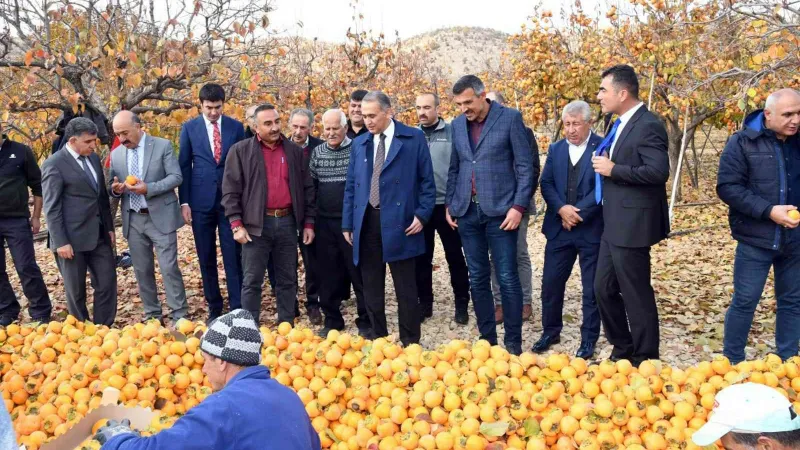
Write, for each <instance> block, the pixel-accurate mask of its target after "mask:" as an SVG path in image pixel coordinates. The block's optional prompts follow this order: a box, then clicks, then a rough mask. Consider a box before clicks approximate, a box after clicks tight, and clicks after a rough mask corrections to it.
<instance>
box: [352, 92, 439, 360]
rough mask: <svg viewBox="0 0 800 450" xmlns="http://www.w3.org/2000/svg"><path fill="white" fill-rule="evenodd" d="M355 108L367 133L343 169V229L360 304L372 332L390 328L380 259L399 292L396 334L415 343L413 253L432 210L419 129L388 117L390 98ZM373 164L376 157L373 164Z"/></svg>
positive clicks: (373, 96)
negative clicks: (359, 282) (359, 284)
mask: <svg viewBox="0 0 800 450" xmlns="http://www.w3.org/2000/svg"><path fill="white" fill-rule="evenodd" d="M361 113H362V114H363V116H364V122H365V125H366V127H367V129H368V130H369V133H366V134H363V135H362V136H359V137H358V138H356V139H355V141H354V143H353V149H352V151H351V156H350V164H349V166H348V168H347V181H346V183H345V193H344V207H343V208H342V209H343V211H342V232H343V233H344V238H345V239H346V240H347V242H349V243H350V244H351V245H352V246H353V263H355V265H356V266H358V267H359V268H360V270H361V274H362V277H363V283H364V302H365V306H366V309H367V314H368V315H369V319H370V322H371V323H372V331H373V332H374V334H375V337H376V338H379V337H384V336H387V335H388V334H389V331H388V328H387V325H386V313H385V307H386V305H385V303H386V302H385V296H386V294H385V291H384V288H385V282H386V264H388V265H389V269H391V271H392V279H393V280H394V289H395V293H396V295H397V315H398V321H399V325H400V326H399V328H400V340H401V341H402V343H403V345H410V344H415V343H418V342H419V338H420V322H421V321H420V314H419V313H420V311H419V299H418V297H417V281H416V270H415V259H416V257H417V256H419V255H421V254H423V253H425V236H424V234H423V233H422V229H423V226H424V225H425V223H426V222H427V221H428V220H429V219H430V217H431V214H433V206H434V204H435V203H436V185H435V184H434V180H433V165H432V164H431V155H430V151H429V150H428V143H427V141H426V139H425V134H424V133H423V132H422V131H420V130H418V129H416V128H411V127H409V126H406V125H404V124H402V123H400V122H397V121H395V120H393V119H392V104H391V101H390V100H389V97H388V96H387V95H386V94H384V93H383V92H380V91H373V92H370V93H368V94H367V95H366V96H365V97H364V99H363V100H362V103H361ZM373 162H374V163H373Z"/></svg>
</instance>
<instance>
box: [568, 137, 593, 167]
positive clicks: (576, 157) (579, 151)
mask: <svg viewBox="0 0 800 450" xmlns="http://www.w3.org/2000/svg"><path fill="white" fill-rule="evenodd" d="M590 137H592V133H589V136H587V137H586V140H585V141H583V142H582V143H580V144H578V145H574V144H572V143H571V142H569V141H567V144H569V160H570V161H571V162H572V165H573V166H575V165H578V161H580V160H581V157H582V156H583V152H585V151H586V145H587V144H588V143H589V138H590Z"/></svg>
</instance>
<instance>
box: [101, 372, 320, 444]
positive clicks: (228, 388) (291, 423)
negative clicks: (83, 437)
mask: <svg viewBox="0 0 800 450" xmlns="http://www.w3.org/2000/svg"><path fill="white" fill-rule="evenodd" d="M178 448H179V449H181V450H223V449H225V450H228V449H230V450H233V449H236V450H269V449H274V450H318V449H319V448H320V441H319V435H318V434H317V432H316V431H315V430H314V428H313V427H312V426H311V420H310V419H309V418H308V414H307V413H306V410H305V407H304V406H303V402H301V401H300V398H299V397H298V396H297V394H295V393H294V392H293V391H292V390H291V389H289V388H287V387H286V386H283V385H282V384H280V383H278V382H277V381H275V380H274V379H270V376H269V369H267V368H266V367H264V366H261V365H258V366H253V367H248V368H246V369H243V370H242V371H241V372H239V373H238V374H236V375H235V376H234V377H233V378H232V379H231V380H230V381H229V382H228V384H226V385H225V387H224V388H223V389H222V390H221V391H219V392H216V393H214V394H212V395H210V396H209V397H208V398H206V399H205V400H203V402H202V403H200V404H199V405H197V406H195V407H194V408H192V409H190V410H189V411H188V412H187V413H186V415H185V416H183V417H181V418H180V419H178V421H177V422H175V424H174V425H173V426H172V428H168V429H165V430H163V431H161V432H160V433H158V434H155V435H153V436H151V437H139V436H137V435H135V434H130V433H128V434H120V435H117V436H114V437H113V438H111V439H110V440H109V441H108V442H106V443H105V445H103V450H167V449H178Z"/></svg>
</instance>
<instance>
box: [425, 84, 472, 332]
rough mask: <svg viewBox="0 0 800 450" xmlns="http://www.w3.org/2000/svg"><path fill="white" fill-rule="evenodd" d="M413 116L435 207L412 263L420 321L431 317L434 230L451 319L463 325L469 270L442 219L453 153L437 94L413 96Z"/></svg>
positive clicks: (455, 238) (457, 239)
mask: <svg viewBox="0 0 800 450" xmlns="http://www.w3.org/2000/svg"><path fill="white" fill-rule="evenodd" d="M416 109H417V118H418V119H419V128H420V129H421V130H422V132H423V133H425V139H426V140H427V141H428V148H430V151H431V163H432V165H433V178H434V180H435V181H436V206H434V208H433V215H432V216H431V220H430V221H429V222H428V223H427V224H425V229H424V233H425V254H423V255H422V256H420V257H419V259H418V260H417V263H416V266H417V267H416V271H417V290H418V291H419V305H420V309H421V313H420V314H421V316H422V320H423V321H424V320H425V319H427V318H428V317H432V316H433V251H434V247H435V244H436V242H435V241H434V239H435V237H436V233H438V234H439V240H440V241H441V242H442V247H443V248H444V256H445V259H446V260H447V267H448V269H449V270H450V286H451V287H452V288H453V296H454V297H455V306H456V308H455V309H456V313H455V321H456V323H458V324H460V325H466V324H467V322H468V321H469V311H468V308H469V273H468V272H467V262H466V261H465V260H464V252H463V251H462V250H461V237H460V236H459V235H458V231H456V230H454V229H453V228H451V227H450V225H449V224H448V223H447V220H446V219H445V206H444V198H445V194H446V193H447V174H448V172H449V171H450V157H451V155H452V153H453V131H452V128H451V127H450V124H449V123H447V122H445V121H444V119H442V118H441V117H439V96H438V95H437V94H436V93H433V92H429V93H425V94H421V95H419V96H417V104H416Z"/></svg>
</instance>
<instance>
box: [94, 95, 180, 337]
mask: <svg viewBox="0 0 800 450" xmlns="http://www.w3.org/2000/svg"><path fill="white" fill-rule="evenodd" d="M112 125H113V127H114V134H116V135H117V137H118V138H119V143H120V146H121V148H120V149H119V151H114V152H112V153H111V172H110V175H109V178H111V179H112V180H111V183H110V186H109V193H110V194H111V195H113V196H114V197H122V234H123V236H125V238H126V239H127V240H128V245H129V246H130V252H131V258H132V259H133V269H134V273H135V274H136V281H137V282H138V283H139V296H140V297H141V298H142V303H143V304H144V318H145V320H148V319H153V318H155V319H158V320H159V321H162V323H163V320H162V319H161V304H160V303H159V301H158V295H157V289H156V275H155V262H154V259H153V247H155V250H156V255H157V256H158V265H159V267H160V268H161V277H162V278H163V279H164V290H165V291H166V293H167V306H169V309H170V311H171V318H172V320H173V321H177V320H178V319H180V318H182V317H184V316H185V315H186V313H187V311H188V310H189V305H188V303H187V302H186V291H185V290H184V287H183V276H182V275H181V271H180V269H179V268H178V234H177V230H178V228H180V227H182V226H183V225H184V222H183V218H182V217H181V211H180V206H179V205H178V197H177V196H176V195H175V188H176V187H178V186H179V185H180V184H181V182H182V181H183V175H181V168H180V166H179V165H178V159H177V158H175V152H174V151H173V150H172V144H171V143H170V142H169V141H168V140H166V139H162V138H157V137H155V136H149V135H147V134H145V132H144V131H142V125H141V121H140V120H139V117H138V116H137V115H136V114H134V113H132V112H130V111H121V112H119V113H117V115H116V116H114V121H113V123H112ZM128 176H133V177H136V182H135V184H133V185H131V184H130V183H128V182H127V181H126V178H127V177H128ZM131 181H132V180H131Z"/></svg>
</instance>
